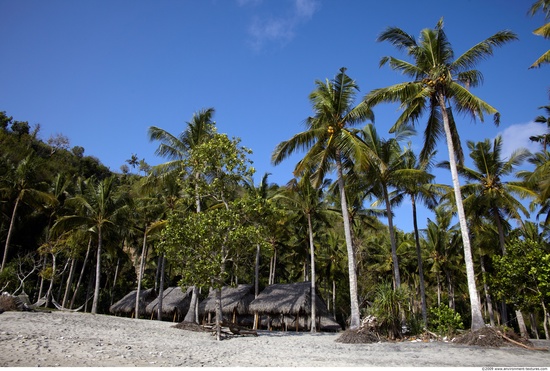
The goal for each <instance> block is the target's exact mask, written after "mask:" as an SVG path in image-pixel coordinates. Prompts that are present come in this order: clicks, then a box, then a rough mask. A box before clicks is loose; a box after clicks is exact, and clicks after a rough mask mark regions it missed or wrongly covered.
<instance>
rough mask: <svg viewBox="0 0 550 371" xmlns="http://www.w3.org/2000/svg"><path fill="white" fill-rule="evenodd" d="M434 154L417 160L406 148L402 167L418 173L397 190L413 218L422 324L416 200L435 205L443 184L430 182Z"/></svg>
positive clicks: (424, 312) (422, 283)
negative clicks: (407, 198)
mask: <svg viewBox="0 0 550 371" xmlns="http://www.w3.org/2000/svg"><path fill="white" fill-rule="evenodd" d="M433 156H435V152H433V153H432V154H431V155H430V156H429V157H428V159H427V161H424V162H419V161H418V158H417V157H416V155H415V154H414V152H413V151H412V150H411V149H408V150H407V151H406V152H405V153H404V167H405V168H407V169H416V170H418V171H419V173H418V174H417V175H416V176H413V177H410V178H408V179H406V180H405V181H402V182H400V184H399V190H398V192H401V193H403V194H406V195H408V196H409V198H410V199H411V207H412V218H413V230H414V241H415V247H416V258H417V264H418V278H419V285H420V298H421V305H422V319H423V321H424V325H425V326H426V325H427V321H428V313H427V306H426V288H425V280H424V267H423V262H422V249H421V246H420V233H419V230H418V217H417V211H416V210H417V208H416V203H417V201H421V202H423V203H424V204H425V205H426V206H428V208H430V209H433V208H434V207H435V206H436V203H437V201H436V196H437V194H439V193H440V190H442V189H444V188H445V186H443V185H440V184H432V183H431V181H432V180H433V178H434V176H433V175H431V174H430V173H428V169H429V168H430V167H431V160H432V158H433Z"/></svg>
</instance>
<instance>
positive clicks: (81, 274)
mask: <svg viewBox="0 0 550 371" xmlns="http://www.w3.org/2000/svg"><path fill="white" fill-rule="evenodd" d="M91 247H92V236H91V235H90V238H89V239H88V248H87V249H86V255H85V256H84V262H83V263H82V269H81V270H80V276H79V277H78V281H77V283H76V287H75V288H74V292H73V297H72V299H71V304H70V305H69V308H71V309H72V308H73V306H74V301H75V299H76V295H77V294H78V290H79V289H80V284H81V282H82V277H84V272H85V270H86V263H87V262H88V256H89V255H90V250H91ZM85 300H88V298H87V297H86V298H85Z"/></svg>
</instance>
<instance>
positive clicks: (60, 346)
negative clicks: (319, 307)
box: [0, 312, 550, 368]
mask: <svg viewBox="0 0 550 371" xmlns="http://www.w3.org/2000/svg"><path fill="white" fill-rule="evenodd" d="M173 326H174V323H171V322H159V321H151V320H135V319H130V318H122V317H114V316H109V315H92V314H86V313H72V312H52V313H45V312H36V313H31V312H5V313H3V314H0V366H2V367H38V366H41V367H57V366H62V367H75V366H78V367H102V366H115V367H116V366H139V367H145V366H153V367H159V366H172V367H176V366H177V367H201V366H204V367H252V366H254V367H282V366H285V367H358V366H359V367H372V366H376V367H397V366H408V367H418V366H434V367H435V366H437V367H491V366H493V367H497V366H502V367H545V368H546V367H548V365H550V352H548V351H532V350H526V349H521V348H517V347H506V348H480V347H472V346H462V345H457V344H452V343H444V342H410V341H405V342H400V343H390V342H384V343H375V344H342V343H338V342H335V340H336V339H337V338H338V336H339V335H338V334H335V333H318V334H310V333H294V332H286V333H283V332H267V331H259V332H258V334H259V336H257V337H254V336H241V337H232V338H229V339H225V340H223V341H220V342H218V341H216V339H215V337H214V336H212V335H211V334H210V333H206V332H192V331H186V330H181V329H177V328H174V327H173ZM534 344H535V345H536V346H537V347H544V348H548V347H549V345H550V343H549V342H548V341H546V340H541V341H534Z"/></svg>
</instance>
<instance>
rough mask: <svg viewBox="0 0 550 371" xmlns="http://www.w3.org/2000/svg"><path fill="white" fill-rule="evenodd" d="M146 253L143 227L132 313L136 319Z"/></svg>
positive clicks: (145, 237) (145, 234)
mask: <svg viewBox="0 0 550 371" xmlns="http://www.w3.org/2000/svg"><path fill="white" fill-rule="evenodd" d="M146 253H147V226H145V232H144V233H143V246H142V247H141V259H140V263H139V275H138V282H137V292H136V307H135V309H134V313H135V314H136V317H135V318H136V319H138V318H139V299H140V295H139V294H140V291H141V280H142V279H143V265H144V264H143V262H144V260H145V254H146Z"/></svg>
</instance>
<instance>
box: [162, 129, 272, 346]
mask: <svg viewBox="0 0 550 371" xmlns="http://www.w3.org/2000/svg"><path fill="white" fill-rule="evenodd" d="M239 142H240V140H238V139H233V140H230V139H229V138H228V137H227V135H222V134H214V135H213V136H212V138H210V140H208V141H205V142H203V143H201V144H198V145H197V146H196V147H195V148H193V149H192V150H191V151H190V153H189V158H187V161H188V163H192V164H194V165H195V166H197V168H195V169H194V171H198V172H200V173H201V174H204V177H202V178H201V179H199V182H197V183H196V185H197V186H198V187H197V188H195V189H197V190H198V191H199V192H200V194H201V195H204V196H205V197H206V198H208V199H209V200H210V201H211V205H212V206H211V207H210V208H209V209H207V210H205V211H202V212H198V213H191V214H188V215H187V216H185V217H183V218H181V217H180V216H175V215H172V216H171V217H170V218H169V220H168V224H167V226H166V228H165V231H164V233H163V236H164V242H163V245H164V248H165V250H166V252H167V255H168V257H169V258H171V259H173V260H174V261H177V262H178V266H179V267H180V268H181V273H182V276H183V278H182V284H192V285H195V286H204V285H211V286H212V287H213V288H214V289H216V290H217V299H216V302H217V303H216V323H217V329H218V330H217V337H218V340H220V339H221V332H220V328H221V322H222V312H221V288H222V286H223V285H224V284H226V281H227V278H228V275H229V272H228V264H229V263H230V262H231V263H232V264H233V266H235V265H238V264H237V263H238V260H239V259H242V258H244V257H246V256H247V255H250V254H252V251H253V246H255V245H256V244H261V243H263V241H264V240H265V237H264V235H263V233H262V229H261V228H258V226H257V224H256V223H253V221H254V215H256V214H255V212H257V211H258V210H257V208H258V207H260V206H261V205H259V204H257V203H255V202H250V200H249V199H241V200H239V199H238V198H237V197H236V196H237V189H238V186H239V184H242V182H243V180H244V179H247V178H249V177H250V176H252V174H253V173H254V169H253V168H252V167H250V166H249V164H250V160H248V158H247V156H248V155H249V154H250V150H248V149H247V148H244V147H240V146H239ZM184 186H185V185H184Z"/></svg>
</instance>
